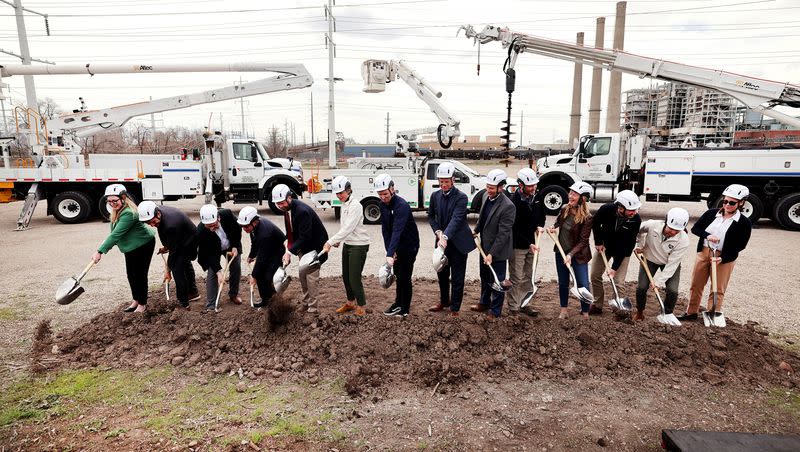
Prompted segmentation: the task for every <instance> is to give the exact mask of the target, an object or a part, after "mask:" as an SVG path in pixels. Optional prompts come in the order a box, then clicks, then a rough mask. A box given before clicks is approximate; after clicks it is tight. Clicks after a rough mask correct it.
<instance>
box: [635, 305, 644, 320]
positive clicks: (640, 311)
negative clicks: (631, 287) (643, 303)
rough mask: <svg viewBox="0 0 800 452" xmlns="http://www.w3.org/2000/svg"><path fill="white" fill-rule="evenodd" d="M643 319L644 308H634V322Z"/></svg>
mask: <svg viewBox="0 0 800 452" xmlns="http://www.w3.org/2000/svg"><path fill="white" fill-rule="evenodd" d="M642 320H644V309H639V308H636V314H634V315H633V321H634V322H641V321H642Z"/></svg>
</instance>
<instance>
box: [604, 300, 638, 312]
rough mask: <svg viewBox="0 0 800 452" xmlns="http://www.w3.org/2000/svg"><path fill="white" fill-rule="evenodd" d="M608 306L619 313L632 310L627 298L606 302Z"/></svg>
mask: <svg viewBox="0 0 800 452" xmlns="http://www.w3.org/2000/svg"><path fill="white" fill-rule="evenodd" d="M608 305H609V306H611V308H612V309H617V310H620V311H631V310H632V309H633V305H632V304H631V300H630V299H629V298H612V299H610V300H608Z"/></svg>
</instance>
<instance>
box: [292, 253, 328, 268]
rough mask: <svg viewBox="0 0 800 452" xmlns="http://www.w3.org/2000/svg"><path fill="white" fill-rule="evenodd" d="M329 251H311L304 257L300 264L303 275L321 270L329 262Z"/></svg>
mask: <svg viewBox="0 0 800 452" xmlns="http://www.w3.org/2000/svg"><path fill="white" fill-rule="evenodd" d="M327 253H328V252H327V251H321V252H316V251H311V252H309V253H306V254H304V255H303V258H302V259H300V262H299V263H298V266H299V270H300V271H301V272H303V273H308V272H313V271H316V270H317V269H319V268H320V267H321V266H322V264H323V263H325V261H327V260H328V256H327Z"/></svg>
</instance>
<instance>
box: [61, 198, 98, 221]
mask: <svg viewBox="0 0 800 452" xmlns="http://www.w3.org/2000/svg"><path fill="white" fill-rule="evenodd" d="M53 204H54V206H53V216H54V217H56V220H58V221H60V222H62V223H64V224H76V223H83V222H84V221H86V219H88V218H89V215H90V214H91V213H92V201H91V200H90V199H89V197H88V196H86V194H84V193H82V192H79V191H65V192H63V193H59V194H57V195H56V196H55V198H53Z"/></svg>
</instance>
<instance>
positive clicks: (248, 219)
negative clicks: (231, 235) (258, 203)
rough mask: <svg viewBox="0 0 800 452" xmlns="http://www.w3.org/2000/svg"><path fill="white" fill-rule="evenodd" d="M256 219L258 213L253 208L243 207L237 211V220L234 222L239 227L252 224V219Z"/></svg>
mask: <svg viewBox="0 0 800 452" xmlns="http://www.w3.org/2000/svg"><path fill="white" fill-rule="evenodd" d="M255 218H258V211H257V210H256V208H255V207H253V206H244V208H243V209H242V210H241V211H239V218H238V219H237V220H236V222H237V223H239V225H240V226H247V225H248V224H250V223H252V222H253V219H255Z"/></svg>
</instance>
